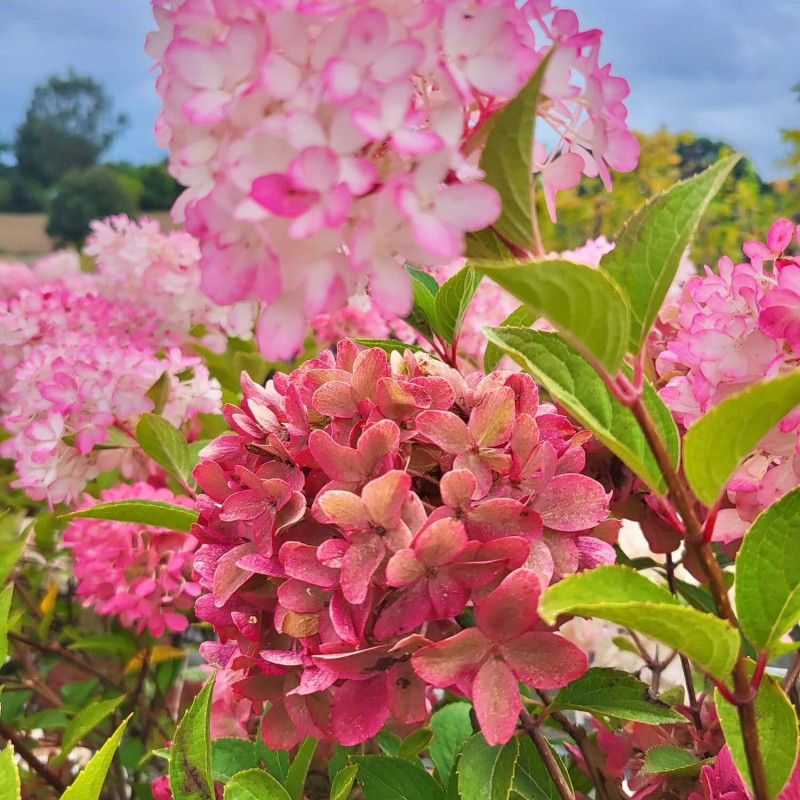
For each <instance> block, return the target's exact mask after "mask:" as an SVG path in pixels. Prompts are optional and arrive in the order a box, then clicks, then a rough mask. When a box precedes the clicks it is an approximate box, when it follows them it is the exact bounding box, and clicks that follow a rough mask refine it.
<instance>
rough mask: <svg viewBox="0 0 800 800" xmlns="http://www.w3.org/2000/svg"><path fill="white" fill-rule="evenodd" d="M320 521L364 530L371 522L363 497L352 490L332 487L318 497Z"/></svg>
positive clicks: (346, 528)
mask: <svg viewBox="0 0 800 800" xmlns="http://www.w3.org/2000/svg"><path fill="white" fill-rule="evenodd" d="M315 506H316V508H318V509H319V513H318V514H317V517H318V518H319V521H320V522H326V523H329V524H332V525H337V526H339V527H340V528H343V529H344V530H363V529H364V528H366V527H368V526H369V524H370V518H369V512H368V511H367V508H366V506H365V504H364V502H363V501H362V499H361V498H360V497H359V496H358V495H357V494H353V493H352V492H342V491H339V490H338V489H330V490H329V491H327V492H323V493H322V494H320V495H319V496H318V497H317V500H316V504H315Z"/></svg>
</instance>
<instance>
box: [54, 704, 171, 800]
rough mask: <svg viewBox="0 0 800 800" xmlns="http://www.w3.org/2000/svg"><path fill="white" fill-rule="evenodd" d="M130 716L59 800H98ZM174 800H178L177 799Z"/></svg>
mask: <svg viewBox="0 0 800 800" xmlns="http://www.w3.org/2000/svg"><path fill="white" fill-rule="evenodd" d="M131 716H133V715H132V714H131V715H130V716H129V717H127V719H125V720H123V722H122V724H121V725H120V726H119V728H117V729H116V730H115V731H114V733H113V734H112V735H111V738H110V739H109V740H108V741H107V742H106V743H105V744H104V745H103V746H102V747H101V748H100V749H99V750H98V751H97V752H96V753H95V754H94V755H93V756H92V758H91V760H90V761H89V763H88V764H87V765H86V766H85V767H84V769H83V771H82V772H81V773H80V774H79V775H78V777H77V778H75V780H74V782H73V783H72V785H71V786H68V787H67V791H66V792H64V794H63V795H61V800H99V798H100V792H101V791H102V790H103V784H104V783H105V781H106V775H107V774H108V768H109V767H110V766H111V760H112V759H113V758H114V753H115V752H116V750H117V747H118V746H119V742H120V739H122V734H123V733H124V731H125V728H126V726H127V724H128V720H130V718H131ZM176 800H178V799H177V797H176Z"/></svg>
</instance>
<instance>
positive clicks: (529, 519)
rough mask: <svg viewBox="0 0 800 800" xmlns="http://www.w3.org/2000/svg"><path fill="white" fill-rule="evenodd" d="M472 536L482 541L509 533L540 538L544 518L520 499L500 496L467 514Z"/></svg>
mask: <svg viewBox="0 0 800 800" xmlns="http://www.w3.org/2000/svg"><path fill="white" fill-rule="evenodd" d="M467 528H468V530H469V535H470V536H471V537H473V538H475V539H479V540H480V541H482V542H488V541H491V540H492V539H503V538H505V537H507V536H524V537H526V538H528V539H537V538H538V537H539V536H540V535H541V533H542V518H541V517H540V516H539V514H538V513H537V512H536V511H534V510H533V509H532V508H530V507H529V506H526V505H523V504H522V503H520V502H519V501H518V500H511V499H508V498H503V497H498V498H494V499H491V500H484V501H483V502H481V503H480V504H478V505H476V506H475V508H473V509H472V511H470V512H469V514H468V516H467Z"/></svg>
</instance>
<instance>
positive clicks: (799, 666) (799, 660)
mask: <svg viewBox="0 0 800 800" xmlns="http://www.w3.org/2000/svg"><path fill="white" fill-rule="evenodd" d="M798 676H800V650H798V651H797V652H796V653H795V654H794V658H793V659H792V663H791V664H790V665H789V669H788V670H786V675H785V676H784V678H783V684H782V686H783V691H784V692H789V691H790V690H791V689H792V688H793V687H794V685H795V684H796V683H797V678H798Z"/></svg>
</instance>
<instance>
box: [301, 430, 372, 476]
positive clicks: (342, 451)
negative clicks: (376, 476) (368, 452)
mask: <svg viewBox="0 0 800 800" xmlns="http://www.w3.org/2000/svg"><path fill="white" fill-rule="evenodd" d="M308 446H309V449H310V450H311V455H312V456H314V460H315V461H316V462H317V464H318V465H319V467H320V469H322V471H323V472H324V473H325V474H326V475H327V476H328V477H329V478H330V479H331V480H334V481H343V482H344V483H353V482H357V481H359V480H361V477H362V474H363V472H362V461H361V458H360V457H359V455H358V452H357V451H356V450H353V449H352V448H351V447H344V446H343V445H340V444H338V443H337V442H334V441H333V439H332V438H331V437H330V434H328V433H326V432H325V431H320V430H316V431H312V433H311V436H310V437H309V439H308Z"/></svg>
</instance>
